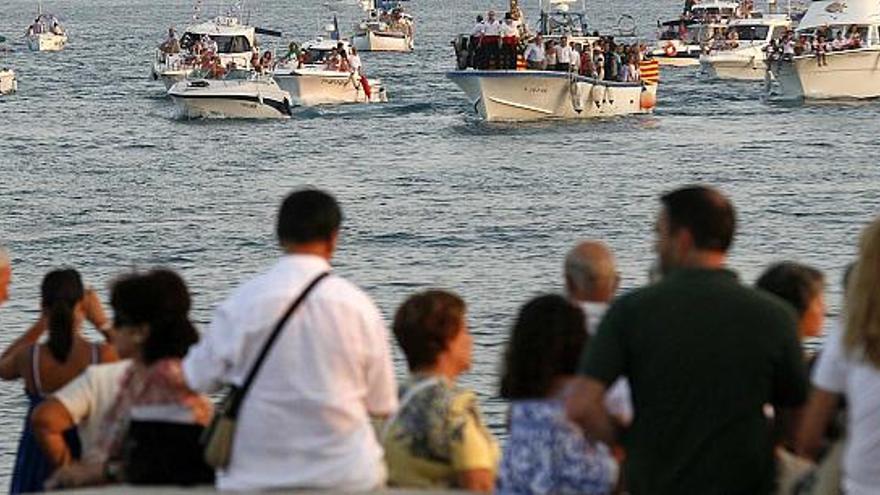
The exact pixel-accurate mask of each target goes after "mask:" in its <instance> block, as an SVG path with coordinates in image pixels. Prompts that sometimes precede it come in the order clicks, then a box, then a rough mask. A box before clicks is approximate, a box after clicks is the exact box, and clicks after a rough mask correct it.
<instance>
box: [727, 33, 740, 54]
mask: <svg viewBox="0 0 880 495" xmlns="http://www.w3.org/2000/svg"><path fill="white" fill-rule="evenodd" d="M724 45H725V46H724V47H725V48H726V49H728V50H733V49H735V48H739V34H738V33H737V32H736V30H731V31H730V33H728V34H727V42H726V43H725V44H724Z"/></svg>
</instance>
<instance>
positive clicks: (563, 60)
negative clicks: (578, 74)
mask: <svg viewBox="0 0 880 495" xmlns="http://www.w3.org/2000/svg"><path fill="white" fill-rule="evenodd" d="M573 56H574V55H573V50H572V49H571V46H569V44H568V36H563V37H562V39H561V40H559V46H557V47H556V70H558V71H560V72H568V71H569V70H571V60H572V57H573Z"/></svg>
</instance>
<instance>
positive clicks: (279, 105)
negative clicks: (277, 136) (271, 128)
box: [168, 70, 291, 119]
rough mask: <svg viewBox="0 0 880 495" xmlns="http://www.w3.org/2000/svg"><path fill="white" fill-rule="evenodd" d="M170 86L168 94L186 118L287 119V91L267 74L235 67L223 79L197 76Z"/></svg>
mask: <svg viewBox="0 0 880 495" xmlns="http://www.w3.org/2000/svg"><path fill="white" fill-rule="evenodd" d="M194 75H195V76H197V77H196V78H190V79H185V80H183V81H179V82H177V83H175V84H174V85H173V86H171V89H169V90H168V96H170V97H171V99H172V100H173V101H174V104H175V105H177V108H178V110H179V113H180V115H181V116H183V117H186V118H216V117H220V118H237V119H273V118H289V117H290V115H291V112H290V105H291V99H290V93H288V92H287V91H284V90H282V89H281V88H280V87H278V84H277V83H276V82H275V80H274V79H272V77H271V76H268V75H261V74H256V73H254V72H252V71H243V70H236V71H233V72H231V73H230V74H229V75H228V76H226V77H225V78H223V79H207V78H202V77H198V76H199V74H194Z"/></svg>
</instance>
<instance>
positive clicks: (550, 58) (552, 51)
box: [544, 40, 557, 70]
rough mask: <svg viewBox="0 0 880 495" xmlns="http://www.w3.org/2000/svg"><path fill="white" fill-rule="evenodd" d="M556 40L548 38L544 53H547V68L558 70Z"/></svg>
mask: <svg viewBox="0 0 880 495" xmlns="http://www.w3.org/2000/svg"><path fill="white" fill-rule="evenodd" d="M556 45H557V43H556V41H555V40H547V44H546V45H545V47H544V53H545V54H546V65H545V67H546V69H547V70H556Z"/></svg>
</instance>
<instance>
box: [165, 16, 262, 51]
mask: <svg viewBox="0 0 880 495" xmlns="http://www.w3.org/2000/svg"><path fill="white" fill-rule="evenodd" d="M254 32H255V30H254V28H253V27H250V26H242V25H241V24H239V23H238V19H236V18H234V17H218V18H216V19H214V20H213V21H209V22H203V23H200V24H194V25H192V26H189V27H187V28H186V31H185V32H184V33H183V36H181V37H180V47H181V48H183V49H184V50H188V49H189V48H190V47H191V46H192V45H194V44H195V43H196V42H197V41H199V40H200V39H202V36H207V37H209V38H211V39H212V40H213V41H214V42H216V43H217V52H218V53H245V52H250V51H252V49H253V47H254Z"/></svg>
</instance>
